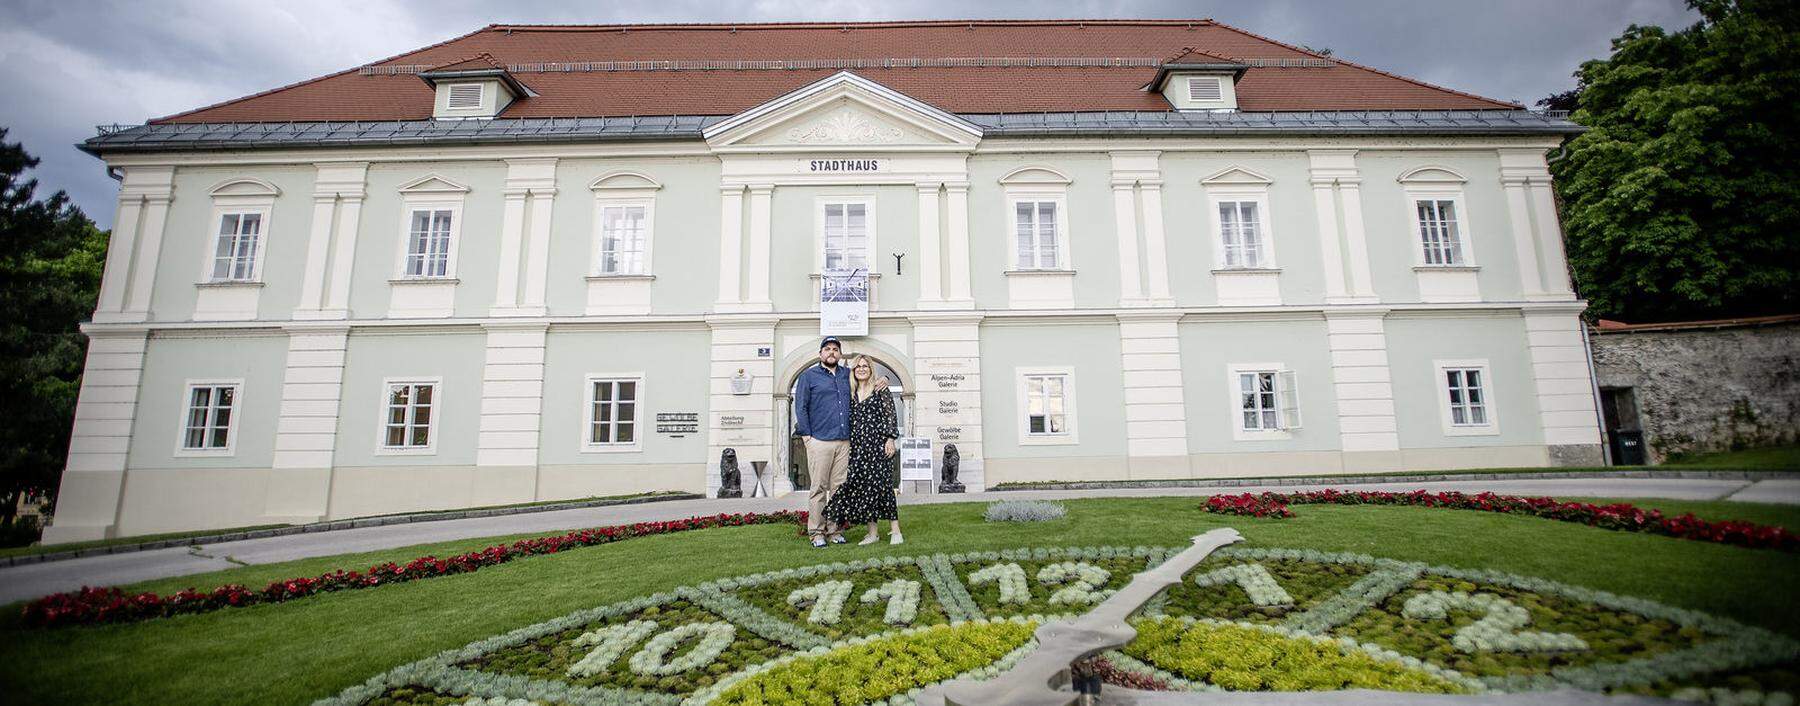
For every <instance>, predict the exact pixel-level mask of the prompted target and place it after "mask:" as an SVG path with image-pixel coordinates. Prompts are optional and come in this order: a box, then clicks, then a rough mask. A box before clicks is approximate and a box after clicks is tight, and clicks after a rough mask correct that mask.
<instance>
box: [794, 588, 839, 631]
mask: <svg viewBox="0 0 1800 706" xmlns="http://www.w3.org/2000/svg"><path fill="white" fill-rule="evenodd" d="M854 588H855V586H854V585H852V584H851V583H850V582H849V581H826V582H824V583H816V584H813V585H811V586H807V587H805V588H796V589H794V590H793V592H792V593H789V594H788V597H787V602H788V605H791V606H793V607H795V608H805V607H807V606H809V605H810V606H812V610H810V611H808V612H807V613H806V622H809V623H813V624H815V625H836V624H837V623H838V621H839V620H842V619H843V618H844V601H846V600H849V599H850V591H851V590H853V589H854Z"/></svg>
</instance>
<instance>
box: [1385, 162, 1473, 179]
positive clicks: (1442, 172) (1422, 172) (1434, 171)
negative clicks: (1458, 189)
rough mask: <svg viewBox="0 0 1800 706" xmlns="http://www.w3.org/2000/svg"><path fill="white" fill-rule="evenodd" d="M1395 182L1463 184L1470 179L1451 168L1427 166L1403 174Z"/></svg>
mask: <svg viewBox="0 0 1800 706" xmlns="http://www.w3.org/2000/svg"><path fill="white" fill-rule="evenodd" d="M1395 181H1398V182H1400V183H1402V184H1462V183H1465V182H1467V181H1468V178H1466V177H1464V176H1463V175H1461V174H1458V173H1456V171H1454V170H1452V169H1450V168H1449V167H1440V166H1437V165H1435V164H1427V165H1425V166H1423V167H1414V168H1412V169H1408V170H1406V171H1405V172H1402V173H1401V174H1400V178H1399V179H1396V180H1395Z"/></svg>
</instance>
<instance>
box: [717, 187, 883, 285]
mask: <svg viewBox="0 0 1800 706" xmlns="http://www.w3.org/2000/svg"><path fill="white" fill-rule="evenodd" d="M774 193H775V187H774V186H773V185H770V184H756V185H754V186H751V187H750V295H749V298H748V299H747V300H746V301H745V304H746V305H747V306H749V307H750V308H752V309H753V310H755V311H773V310H774V308H775V304H774V303H773V302H772V301H770V299H769V267H770V264H771V263H770V260H769V240H770V237H771V236H770V233H769V229H770V227H771V226H772V225H773V224H772V223H771V221H770V218H771V214H770V201H771V200H772V197H773V196H774ZM871 255H873V253H871ZM870 259H871V260H873V259H874V258H873V257H871V258H870Z"/></svg>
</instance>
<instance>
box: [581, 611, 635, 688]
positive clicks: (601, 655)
mask: <svg viewBox="0 0 1800 706" xmlns="http://www.w3.org/2000/svg"><path fill="white" fill-rule="evenodd" d="M653 632H656V621H654V620H633V621H631V622H629V623H625V624H623V625H609V626H607V627H604V628H600V629H599V630H592V631H589V632H586V633H582V635H581V637H578V638H575V643H574V646H575V647H578V648H579V647H589V646H591V647H593V648H594V649H593V651H591V652H589V653H587V656H586V657H582V658H581V661H579V662H576V663H575V664H573V665H570V666H569V676H571V677H575V678H577V679H580V678H583V677H591V676H593V675H595V674H599V673H601V672H604V671H606V668H607V667H608V666H610V665H612V663H613V661H614V660H617V659H618V658H619V655H622V654H625V651H626V650H629V649H631V646H632V645H635V644H637V643H639V642H642V641H643V639H644V638H646V637H649V636H650V633H653Z"/></svg>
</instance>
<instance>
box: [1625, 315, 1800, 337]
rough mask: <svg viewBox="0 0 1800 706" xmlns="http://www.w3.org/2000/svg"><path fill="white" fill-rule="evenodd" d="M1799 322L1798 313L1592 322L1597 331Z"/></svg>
mask: <svg viewBox="0 0 1800 706" xmlns="http://www.w3.org/2000/svg"><path fill="white" fill-rule="evenodd" d="M1792 323H1800V314H1776V315H1773V316H1741V317H1737V318H1732V319H1708V320H1705V321H1669V322H1663V323H1651V324H1628V323H1625V322H1623V321H1613V320H1612V319H1601V320H1599V321H1597V322H1595V323H1594V330H1595V331H1597V332H1599V333H1631V332H1634V331H1688V330H1695V329H1718V328H1739V327H1746V326H1773V325H1778V324H1792Z"/></svg>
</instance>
